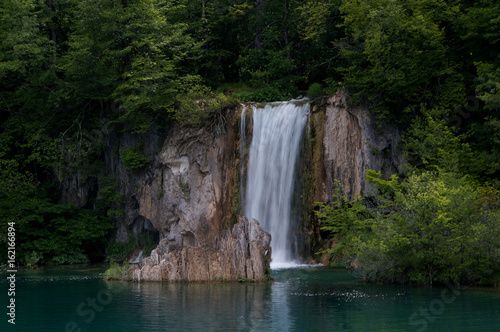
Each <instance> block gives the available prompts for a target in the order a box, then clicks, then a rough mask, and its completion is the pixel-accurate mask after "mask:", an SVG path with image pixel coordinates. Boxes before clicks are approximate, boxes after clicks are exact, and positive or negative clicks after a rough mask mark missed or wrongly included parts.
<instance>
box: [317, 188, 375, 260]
mask: <svg viewBox="0 0 500 332" xmlns="http://www.w3.org/2000/svg"><path fill="white" fill-rule="evenodd" d="M316 206H317V207H318V208H319V209H318V210H315V213H316V215H317V216H318V219H319V221H320V223H321V230H322V231H326V232H328V233H329V234H331V235H332V236H334V237H335V239H336V241H337V243H336V245H335V247H334V248H332V249H327V250H325V252H327V253H330V254H333V257H334V258H335V259H336V260H338V259H345V258H348V257H351V256H352V255H353V254H354V253H355V251H356V247H355V246H356V244H357V243H358V242H359V241H360V239H359V237H360V236H362V235H363V234H365V233H367V232H368V231H369V229H370V226H371V224H372V223H373V221H372V219H371V218H372V213H371V212H370V211H369V210H368V209H367V208H366V206H365V205H363V199H362V197H361V196H359V195H358V196H355V197H354V199H352V200H351V201H349V200H348V199H347V197H346V195H345V194H344V192H343V189H342V186H341V184H340V182H338V181H336V188H335V194H334V195H333V199H332V202H331V203H330V204H323V203H317V204H316Z"/></svg>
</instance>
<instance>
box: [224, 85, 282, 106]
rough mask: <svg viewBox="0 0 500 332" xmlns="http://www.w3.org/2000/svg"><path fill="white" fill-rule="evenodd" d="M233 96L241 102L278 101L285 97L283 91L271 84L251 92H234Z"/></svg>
mask: <svg viewBox="0 0 500 332" xmlns="http://www.w3.org/2000/svg"><path fill="white" fill-rule="evenodd" d="M234 96H235V97H236V98H238V99H240V100H241V101H243V102H256V103H264V102H271V101H280V100H284V99H287V97H286V96H285V95H284V94H283V92H281V91H280V90H279V89H277V88H275V87H272V86H267V87H264V88H260V89H257V90H255V91H252V92H239V93H235V94H234Z"/></svg>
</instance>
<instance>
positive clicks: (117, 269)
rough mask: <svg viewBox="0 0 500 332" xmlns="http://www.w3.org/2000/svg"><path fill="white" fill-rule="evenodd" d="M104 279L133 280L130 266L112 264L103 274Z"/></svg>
mask: <svg viewBox="0 0 500 332" xmlns="http://www.w3.org/2000/svg"><path fill="white" fill-rule="evenodd" d="M103 277H104V278H105V279H107V280H131V279H132V277H131V273H130V265H128V264H124V265H120V264H118V263H111V265H110V266H109V269H107V270H106V271H105V272H104V273H103Z"/></svg>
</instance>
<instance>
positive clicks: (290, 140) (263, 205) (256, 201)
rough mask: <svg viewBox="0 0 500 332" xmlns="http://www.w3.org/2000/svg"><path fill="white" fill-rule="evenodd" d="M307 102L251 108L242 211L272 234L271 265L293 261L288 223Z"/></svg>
mask: <svg viewBox="0 0 500 332" xmlns="http://www.w3.org/2000/svg"><path fill="white" fill-rule="evenodd" d="M308 110H309V104H308V103H305V104H304V103H294V102H293V101H292V102H279V103H269V104H266V105H265V107H263V108H257V107H253V110H252V113H253V114H252V121H253V134H252V142H251V144H250V147H249V150H250V151H249V165H248V174H247V185H246V194H245V206H244V213H245V215H246V216H247V217H248V218H249V219H250V218H255V219H256V220H258V221H259V222H260V224H261V226H262V228H264V229H265V230H267V231H268V232H269V233H270V234H271V236H272V242H271V246H272V248H273V253H272V263H271V267H280V266H286V265H290V264H291V263H293V262H294V258H295V257H293V254H292V248H291V239H290V238H291V234H290V223H292V222H294V221H296V220H297V216H293V215H291V212H290V211H291V207H292V206H291V204H292V198H293V191H294V188H293V184H294V175H295V167H296V163H297V159H298V156H299V151H300V148H299V147H300V142H301V140H302V136H303V132H304V127H305V125H306V123H307V115H308Z"/></svg>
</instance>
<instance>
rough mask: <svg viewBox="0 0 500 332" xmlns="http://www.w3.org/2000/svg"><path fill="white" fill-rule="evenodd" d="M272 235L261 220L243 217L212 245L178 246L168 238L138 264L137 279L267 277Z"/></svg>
mask: <svg viewBox="0 0 500 332" xmlns="http://www.w3.org/2000/svg"><path fill="white" fill-rule="evenodd" d="M270 244H271V235H270V234H269V233H268V232H266V231H265V230H263V229H262V228H261V227H260V225H259V223H258V222H257V221H256V220H254V219H252V220H251V221H248V219H247V218H246V217H240V220H239V222H238V223H237V224H235V225H234V226H233V229H232V230H231V231H229V230H223V231H222V232H221V233H220V235H219V236H217V237H215V238H214V243H213V246H211V247H208V246H195V245H189V244H186V243H185V244H184V245H182V246H179V245H178V244H177V243H176V242H175V241H169V239H168V238H165V239H163V240H162V241H160V244H159V245H158V247H157V248H156V249H155V250H153V251H152V252H151V255H150V256H149V257H148V258H146V259H144V260H143V262H142V263H141V264H138V265H136V266H135V267H134V268H133V271H132V279H133V280H136V281H185V282H192V281H231V280H238V279H239V280H247V281H256V282H261V281H266V280H268V277H269V276H268V275H267V272H268V271H269V264H270V261H271V246H270Z"/></svg>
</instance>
